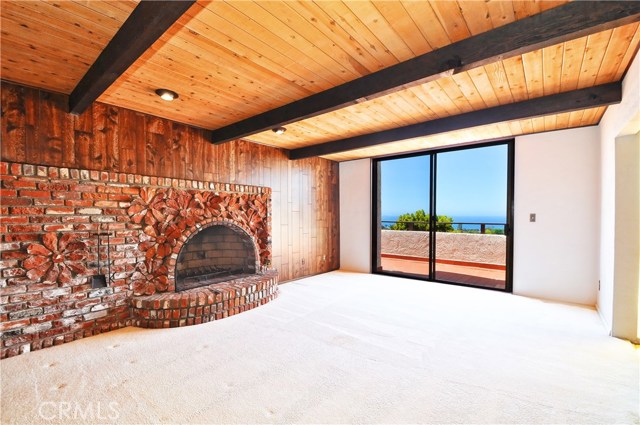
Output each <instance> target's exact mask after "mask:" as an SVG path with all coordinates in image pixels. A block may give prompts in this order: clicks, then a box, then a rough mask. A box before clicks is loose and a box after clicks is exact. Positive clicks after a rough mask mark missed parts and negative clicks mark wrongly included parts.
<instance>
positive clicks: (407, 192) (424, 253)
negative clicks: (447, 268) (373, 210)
mask: <svg viewBox="0 0 640 425" xmlns="http://www.w3.org/2000/svg"><path fill="white" fill-rule="evenodd" d="M378 175H379V177H380V180H379V181H380V208H379V211H380V220H378V221H379V223H380V224H379V233H380V236H381V238H380V250H379V256H378V259H377V269H378V270H380V271H385V272H390V273H402V274H407V275H414V276H423V277H429V270H430V268H431V267H430V263H429V259H430V258H431V253H430V250H429V247H430V244H429V233H428V232H426V230H427V229H428V228H429V216H428V214H429V205H430V202H429V196H430V191H431V165H430V158H429V157H428V156H424V155H420V156H411V157H403V158H397V159H392V160H388V161H381V162H380V166H379V173H378Z"/></svg>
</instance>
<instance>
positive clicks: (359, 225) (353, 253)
mask: <svg viewBox="0 0 640 425" xmlns="http://www.w3.org/2000/svg"><path fill="white" fill-rule="evenodd" d="M340 268H341V269H342V270H350V271H357V272H364V273H368V272H370V271H371V160H369V159H360V160H357V161H346V162H341V163H340Z"/></svg>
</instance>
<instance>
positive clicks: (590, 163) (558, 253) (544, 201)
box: [513, 127, 600, 305]
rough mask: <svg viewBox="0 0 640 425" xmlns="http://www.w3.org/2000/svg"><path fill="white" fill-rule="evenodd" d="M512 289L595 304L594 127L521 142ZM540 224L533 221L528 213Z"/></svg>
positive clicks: (596, 201) (596, 155)
mask: <svg viewBox="0 0 640 425" xmlns="http://www.w3.org/2000/svg"><path fill="white" fill-rule="evenodd" d="M515 145H516V155H515V188H514V189H515V190H514V197H515V199H514V264H513V266H514V269H513V292H514V293H515V294H519V295H525V296H531V297H537V298H544V299H551V300H557V301H563V302H571V303H577V304H586V305H595V303H596V298H597V291H598V253H599V252H598V251H599V250H598V247H599V241H598V239H599V227H600V210H599V189H598V187H599V181H600V180H599V179H600V175H599V171H598V170H599V163H600V146H599V132H598V129H597V127H586V128H581V129H571V130H562V131H554V132H548V133H540V134H533V135H528V136H522V137H517V138H516V144H515ZM530 213H535V214H536V222H535V223H531V222H529V214H530Z"/></svg>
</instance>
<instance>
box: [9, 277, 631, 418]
mask: <svg viewBox="0 0 640 425" xmlns="http://www.w3.org/2000/svg"><path fill="white" fill-rule="evenodd" d="M280 289H281V294H280V297H279V298H278V299H277V300H275V301H274V302H272V303H269V304H267V305H265V306H262V307H260V308H257V309H255V310H253V311H250V312H247V313H243V314H241V315H239V316H235V317H231V318H228V319H224V320H220V321H217V322H213V323H209V324H205V325H199V326H192V327H187V328H178V329H166V330H143V329H136V328H128V329H123V330H120V331H116V332H111V333H108V334H104V335H100V336H97V337H93V338H88V339H84V340H81V341H77V342H73V343H70V344H65V345H62V346H58V347H54V348H49V349H45V350H41V351H36V352H33V353H29V354H26V355H22V356H18V357H14V358H10V359H6V360H3V361H1V362H0V368H1V369H2V371H1V376H2V386H1V389H2V394H1V396H2V404H1V408H2V413H1V419H2V423H3V424H6V423H45V424H46V423H59V422H68V423H106V422H114V423H130V424H134V423H135V424H139V423H140V424H141V423H408V422H410V423H465V424H468V423H575V424H585V423H597V424H605V423H638V403H639V390H638V386H639V372H638V370H639V358H640V356H639V351H638V350H636V349H634V347H633V346H632V345H631V344H629V343H627V342H625V341H621V340H617V339H614V338H610V337H608V336H607V335H606V334H605V331H604V328H603V327H602V325H601V323H600V320H599V318H598V315H597V313H596V312H595V311H594V310H592V309H588V308H582V307H576V306H567V305H561V304H556V303H549V302H543V301H539V300H533V299H527V298H522V297H517V296H513V295H508V294H503V293H497V292H491V291H483V290H479V289H468V288H461V287H454V286H447V285H438V284H433V283H424V282H419V281H412V280H403V279H397V278H391V277H383V276H375V275H364V274H355V273H344V272H334V273H329V274H325V275H321V276H316V277H312V278H307V279H303V280H299V281H296V282H293V283H289V284H286V285H283V286H281V288H280Z"/></svg>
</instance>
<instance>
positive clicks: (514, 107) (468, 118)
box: [289, 82, 622, 159]
mask: <svg viewBox="0 0 640 425" xmlns="http://www.w3.org/2000/svg"><path fill="white" fill-rule="evenodd" d="M621 100H622V83H621V82H616V83H610V84H603V85H600V86H595V87H590V88H586V89H581V90H574V91H570V92H565V93H560V94H554V95H550V96H543V97H539V98H536V99H530V100H525V101H523V102H517V103H511V104H508V105H501V106H495V107H493V108H487V109H481V110H479V111H473V112H467V113H464V114H460V115H454V116H450V117H446V118H439V119H435V120H431V121H425V122H422V123H418V124H412V125H408V126H405V127H399V128H394V129H390V130H384V131H379V132H377V133H371V134H363V135H361V136H354V137H349V138H346V139H341V140H335V141H331V142H326V143H321V144H317V145H313V146H307V147H304V148H298V149H292V150H291V151H289V158H290V159H302V158H309V157H314V156H322V155H331V154H334V153H339V152H346V151H350V150H354V149H361V148H368V147H371V146H376V145H381V144H383V143H391V142H398V141H401V140H408V139H413V138H416V137H425V136H432V135H435V134H441V133H447V132H450V131H455V130H462V129H465V128H470V127H477V126H481V125H487V124H495V123H499V122H504V121H511V120H518V119H525V118H534V117H539V116H543V115H550V114H559V113H562V112H571V111H576V110H580V109H587V108H594V107H598V106H606V105H611V104H614V103H619V102H620V101H621Z"/></svg>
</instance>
